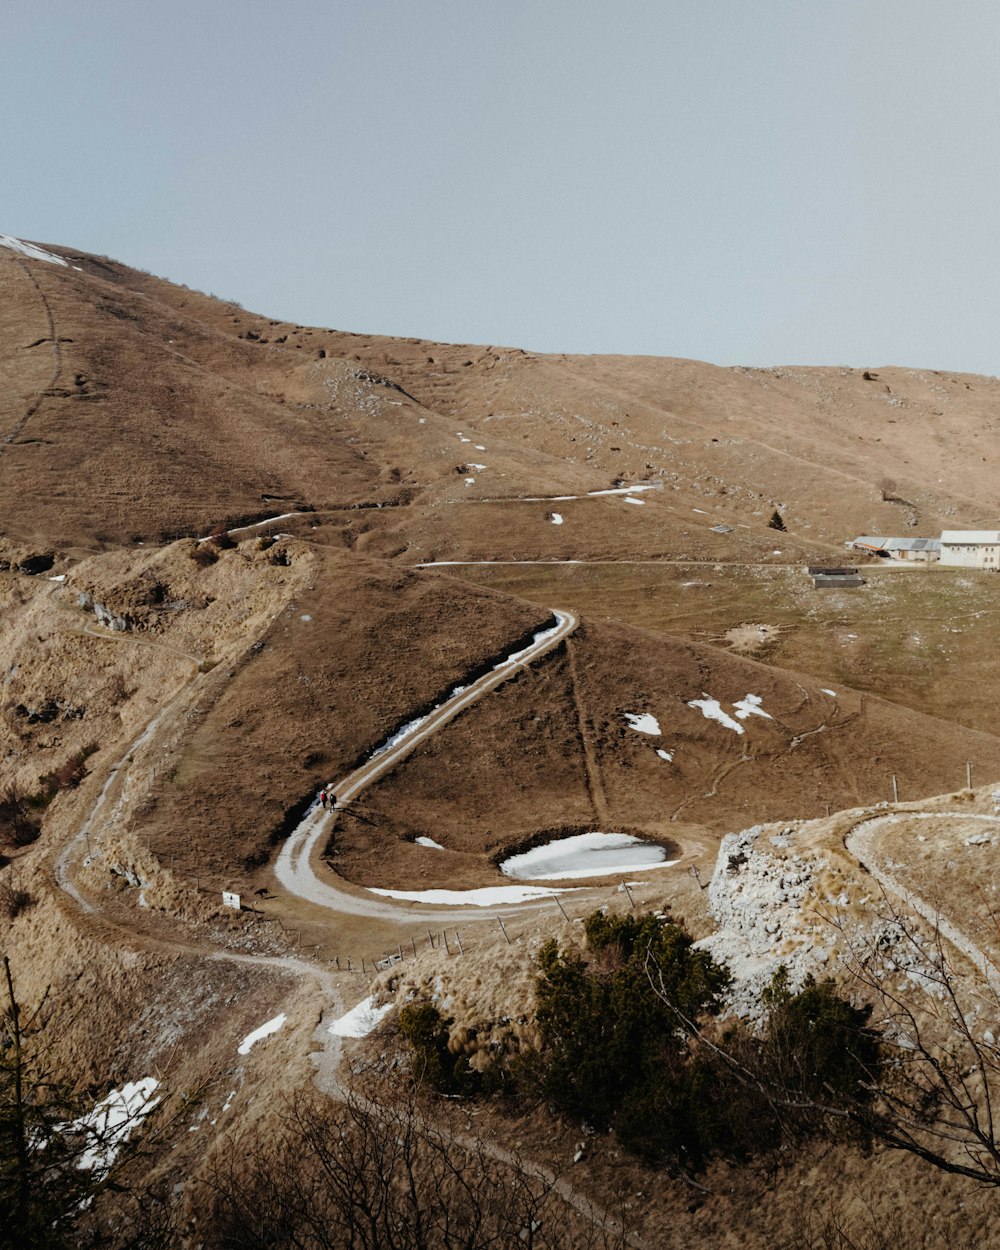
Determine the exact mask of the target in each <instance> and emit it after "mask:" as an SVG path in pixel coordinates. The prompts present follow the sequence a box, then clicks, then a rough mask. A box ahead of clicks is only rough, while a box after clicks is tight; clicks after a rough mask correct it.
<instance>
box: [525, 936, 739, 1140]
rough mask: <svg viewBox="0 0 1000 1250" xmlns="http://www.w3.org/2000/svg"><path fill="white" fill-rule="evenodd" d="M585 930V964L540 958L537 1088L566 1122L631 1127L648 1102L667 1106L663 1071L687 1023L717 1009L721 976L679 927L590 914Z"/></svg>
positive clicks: (548, 951)
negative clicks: (621, 1116)
mask: <svg viewBox="0 0 1000 1250" xmlns="http://www.w3.org/2000/svg"><path fill="white" fill-rule="evenodd" d="M585 932H586V935H587V944H588V948H589V953H590V958H589V960H585V959H584V958H582V957H581V956H578V955H570V954H565V953H563V952H560V951H559V950H558V948H557V947H556V944H555V943H554V942H549V943H547V944H546V946H544V947H543V948H542V951H541V952H540V955H539V965H540V967H541V976H540V977H539V979H538V982H537V984H536V999H537V1021H538V1027H539V1032H540V1033H541V1037H542V1049H543V1069H542V1070H543V1079H542V1089H543V1092H544V1094H545V1095H546V1097H547V1098H548V1099H549V1100H550V1102H552V1103H553V1104H554V1105H555V1106H557V1107H558V1108H559V1109H560V1110H562V1111H564V1112H566V1113H567V1114H568V1115H571V1116H572V1117H573V1118H574V1119H578V1120H582V1121H583V1122H585V1123H587V1124H590V1125H592V1126H593V1127H594V1128H599V1129H606V1128H608V1127H610V1126H611V1125H612V1124H613V1123H615V1121H616V1117H617V1116H618V1115H619V1112H621V1111H622V1109H623V1108H624V1109H625V1115H624V1122H625V1123H634V1122H638V1121H640V1120H641V1119H642V1118H643V1117H644V1116H645V1115H646V1114H647V1112H646V1111H645V1110H644V1109H643V1106H642V1103H643V1102H644V1101H646V1100H648V1098H649V1097H651V1096H653V1095H654V1094H655V1099H656V1100H658V1101H659V1102H660V1103H661V1104H665V1102H666V1101H668V1100H669V1099H668V1096H667V1095H666V1093H665V1087H663V1086H662V1080H663V1079H665V1077H664V1073H665V1072H666V1071H669V1070H670V1067H671V1064H672V1063H673V1061H674V1059H675V1058H676V1056H677V1055H678V1054H680V1053H682V1052H683V1051H685V1049H686V1046H687V1039H688V1038H689V1036H690V1034H691V1030H692V1025H693V1023H694V1022H695V1021H697V1020H698V1019H700V1018H702V1017H704V1016H706V1015H709V1014H711V1013H713V1012H715V1011H716V1010H717V1009H718V1005H719V998H720V995H721V993H722V991H723V989H724V988H725V986H726V984H727V983H728V980H729V976H728V973H727V972H726V970H725V969H724V968H722V967H721V966H720V965H718V964H716V963H715V962H714V960H713V959H712V957H711V956H710V955H709V954H708V953H707V952H705V951H697V950H695V949H694V947H693V944H692V941H691V938H690V937H689V935H688V934H687V933H685V932H684V930H683V929H681V928H680V927H679V926H678V925H675V924H672V923H671V922H669V921H665V920H660V919H658V918H657V917H655V916H652V915H647V916H642V917H632V916H624V917H607V916H604V915H603V914H601V913H600V912H596V913H594V914H593V915H592V916H590V917H589V918H588V919H587V921H586V924H585ZM671 1096H672V1095H671Z"/></svg>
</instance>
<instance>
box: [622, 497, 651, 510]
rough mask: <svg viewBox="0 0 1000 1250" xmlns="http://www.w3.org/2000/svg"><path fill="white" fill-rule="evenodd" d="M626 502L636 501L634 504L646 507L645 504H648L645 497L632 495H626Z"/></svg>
mask: <svg viewBox="0 0 1000 1250" xmlns="http://www.w3.org/2000/svg"><path fill="white" fill-rule="evenodd" d="M625 502H626V503H634V504H636V505H637V506H638V507H640V508H645V506H646V501H645V499H633V497H632V496H631V495H626V496H625Z"/></svg>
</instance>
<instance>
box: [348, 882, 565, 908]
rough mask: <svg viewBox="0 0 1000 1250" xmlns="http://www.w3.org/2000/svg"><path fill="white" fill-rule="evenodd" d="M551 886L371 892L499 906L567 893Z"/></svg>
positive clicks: (414, 899)
mask: <svg viewBox="0 0 1000 1250" xmlns="http://www.w3.org/2000/svg"><path fill="white" fill-rule="evenodd" d="M566 892H567V891H565V890H556V889H553V887H552V886H540V885H495V886H481V887H480V888H479V889H477V890H380V889H376V888H375V887H373V886H370V887H369V893H371V894H381V895H382V897H383V898H398V899H401V900H402V901H404V902H411V903H437V904H439V905H441V906H443V907H497V906H502V905H505V904H507V903H529V902H531V900H532V899H536V898H548V897H549V895H550V894H565V893H566Z"/></svg>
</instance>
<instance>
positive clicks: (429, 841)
mask: <svg viewBox="0 0 1000 1250" xmlns="http://www.w3.org/2000/svg"><path fill="white" fill-rule="evenodd" d="M413 840H414V842H416V844H417V846H431V847H433V848H434V850H435V851H443V850H444V847H443V846H442V845H441V843H440V842H435V841H434V839H433V838H414V839H413Z"/></svg>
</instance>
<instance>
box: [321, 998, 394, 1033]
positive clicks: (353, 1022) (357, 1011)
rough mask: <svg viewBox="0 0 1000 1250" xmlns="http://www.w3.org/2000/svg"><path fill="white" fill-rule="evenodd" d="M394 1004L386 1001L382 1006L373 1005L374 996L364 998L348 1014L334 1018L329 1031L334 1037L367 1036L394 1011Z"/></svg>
mask: <svg viewBox="0 0 1000 1250" xmlns="http://www.w3.org/2000/svg"><path fill="white" fill-rule="evenodd" d="M392 1008H393V1004H392V1003H385V1004H384V1006H382V1007H375V1006H373V1000H372V997H371V996H369V997H368V998H365V999H362V1001H361V1002H360V1003H358V1005H357V1006H356V1007H352V1008H351V1010H350V1011H349V1012H347V1013H346V1015H343V1016H341V1017H340V1019H339V1020H334V1022H333V1024H331V1025H330V1028H329V1030H328V1032H330V1033H332V1034H333V1036H334V1037H367V1036H368V1034H369V1033H371V1031H372V1030H373V1029H374V1028H375V1026H376V1025H377V1024H378V1023H379V1021H380V1020H381V1019H382V1018H383V1017H384V1016H386V1015H388V1014H389V1012H390V1011H392Z"/></svg>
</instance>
